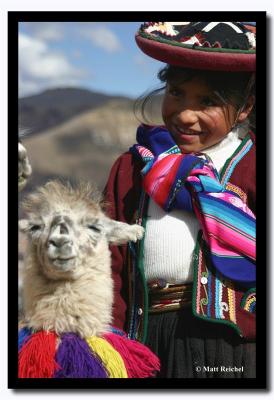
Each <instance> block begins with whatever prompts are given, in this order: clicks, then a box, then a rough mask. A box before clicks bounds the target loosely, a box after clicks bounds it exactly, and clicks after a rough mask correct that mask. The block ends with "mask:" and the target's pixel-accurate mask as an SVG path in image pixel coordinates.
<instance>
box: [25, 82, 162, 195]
mask: <svg viewBox="0 0 274 400" xmlns="http://www.w3.org/2000/svg"><path fill="white" fill-rule="evenodd" d="M62 90H64V93H67V90H66V89H59V90H57V91H51V92H52V93H54V92H56V93H58V96H59V98H63V97H62V96H61V95H60V93H59V92H60V91H62ZM70 93H72V92H70ZM58 96H57V97H58ZM103 96H104V95H103ZM86 97H88V96H87V93H86ZM42 98H43V96H42ZM101 100H102V98H101ZM101 100H100V101H101ZM43 101H44V102H45V100H43ZM159 101H160V100H159V99H157V109H159V107H158V106H159V104H158V103H159ZM39 102H40V103H39ZM42 103H43V102H42ZM42 103H41V98H40V100H39V101H37V110H39V107H38V104H40V105H41V104H42ZM45 103H46V102H45ZM56 103H58V101H57V100H54V101H53V102H52V105H54V104H56ZM69 103H70V107H71V115H70V116H69V118H66V119H65V120H64V121H63V122H61V123H60V122H59V123H58V124H55V126H53V127H50V128H46V127H45V128H44V129H42V130H40V131H37V132H36V133H33V132H32V133H31V134H30V135H29V136H26V137H25V138H23V143H24V145H25V146H26V148H27V150H28V154H29V158H30V161H31V164H32V168H33V175H32V177H31V180H30V181H29V184H28V185H27V187H26V189H25V191H24V192H26V191H29V190H31V189H32V188H33V187H35V186H37V185H40V184H42V183H44V182H45V181H46V180H48V179H50V178H55V177H60V178H65V179H77V178H84V179H88V180H94V181H95V182H96V183H97V185H98V186H99V188H100V189H102V188H103V187H104V185H105V182H106V180H107V176H108V174H109V170H110V168H111V165H112V164H113V162H114V160H115V159H116V158H117V157H118V156H119V154H121V153H122V152H124V151H127V149H128V148H129V147H130V146H131V145H132V143H134V142H135V135H136V128H137V126H138V125H139V123H140V122H139V121H138V120H137V118H136V117H135V115H134V112H133V108H134V101H133V100H131V99H126V98H112V97H108V98H107V99H105V101H104V102H103V104H101V105H98V103H97V105H96V107H93V108H89V109H88V110H85V111H81V112H78V113H77V112H76V109H74V108H73V107H72V103H73V100H72V99H70V101H69ZM41 107H42V106H41ZM47 107H48V105H46V106H45V109H47V112H50V111H49V109H48V108H47ZM77 107H78V104H77ZM57 108H58V107H57ZM155 108H156V106H154V108H152V112H154V120H155V122H161V120H160V119H159V115H156V114H157V113H155ZM45 109H43V107H42V108H41V111H40V112H39V113H40V114H43V113H45V114H46V111H45ZM148 110H150V111H151V107H149V108H148ZM21 111H22V108H21ZM39 113H38V111H37V114H39ZM37 114H35V115H37ZM21 117H22V118H21V119H25V120H28V118H29V116H28V117H26V115H25V114H24V112H22V115H21ZM29 124H30V123H29ZM29 124H28V125H27V127H29ZM45 126H47V124H45ZM24 192H23V194H24Z"/></svg>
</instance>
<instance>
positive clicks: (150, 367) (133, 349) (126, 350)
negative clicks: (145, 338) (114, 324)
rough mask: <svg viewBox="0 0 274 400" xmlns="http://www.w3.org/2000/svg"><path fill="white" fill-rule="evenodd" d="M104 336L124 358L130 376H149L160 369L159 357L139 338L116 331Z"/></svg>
mask: <svg viewBox="0 0 274 400" xmlns="http://www.w3.org/2000/svg"><path fill="white" fill-rule="evenodd" d="M104 338H105V339H106V340H107V341H108V342H109V343H110V344H111V345H112V346H113V347H114V348H115V349H116V350H117V351H118V353H119V354H120V355H121V357H122V358H123V360H124V363H125V366H126V369H127V373H128V377H129V378H148V377H150V376H153V375H154V374H155V372H156V371H159V370H160V362H159V359H158V357H156V356H155V354H153V353H152V351H150V350H149V349H148V348H147V347H146V346H144V345H143V344H141V343H140V342H137V340H131V339H128V338H127V337H125V336H120V335H119V334H118V335H117V334H115V333H106V334H105V335H104Z"/></svg>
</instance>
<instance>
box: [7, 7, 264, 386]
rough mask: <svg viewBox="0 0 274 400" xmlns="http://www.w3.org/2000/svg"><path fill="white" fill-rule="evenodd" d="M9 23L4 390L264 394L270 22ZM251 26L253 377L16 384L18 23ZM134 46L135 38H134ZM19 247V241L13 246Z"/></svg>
mask: <svg viewBox="0 0 274 400" xmlns="http://www.w3.org/2000/svg"><path fill="white" fill-rule="evenodd" d="M7 18H8V219H9V223H8V360H7V365H8V382H7V385H8V388H10V389H82V390H83V389H100V390H108V389H116V390H117V389H123V391H124V389H146V390H157V389H161V390H162V389H168V390H181V389H191V391H193V390H199V389H214V391H216V390H218V391H219V390H222V389H226V390H227V389H233V390H235V389H236V390H242V389H246V390H250V391H251V390H252V391H253V390H254V389H267V386H268V384H269V368H268V365H269V359H267V350H268V349H269V346H268V339H269V338H268V335H267V332H268V328H269V327H268V325H267V312H268V309H267V304H268V295H269V292H268V289H269V287H270V284H269V279H267V276H268V271H267V268H266V266H267V265H268V253H267V250H268V246H267V242H268V239H267V237H268V236H269V235H268V232H267V219H266V218H267V209H268V206H269V204H268V202H267V189H266V188H267V180H268V176H267V170H268V166H267V162H268V159H269V155H268V152H269V141H268V126H269V123H268V119H267V118H268V117H269V114H268V113H267V104H268V103H269V102H268V100H267V95H266V93H267V91H266V82H267V75H268V72H269V71H268V69H267V61H268V60H267V53H268V48H267V47H268V43H267V37H268V36H269V35H268V34H267V32H268V29H269V20H268V17H267V14H266V12H265V11H250V12H248V11H216V12H212V11H210V12H207V11H188V12H183V11H176V12H175V11H172V12H168V11H161V12H157V11H135V12H133V11H130V12H129V11H124V12H121V11H111V12H107V11H71V12H68V11H50V12H49V11H10V12H8V13H7ZM168 20H169V21H171V20H173V21H176V20H177V21H178V20H187V21H189V20H190V21H191V20H195V21H197V20H203V21H212V20H213V21H217V20H218V21H219V20H221V21H231V20H232V21H254V22H256V27H257V71H256V75H257V106H256V107H257V109H256V113H257V124H258V125H259V128H256V131H257V130H258V131H259V133H260V135H259V137H258V140H257V176H259V179H257V194H258V198H257V200H258V207H257V210H258V212H257V214H258V215H257V260H258V265H259V266H260V269H259V268H258V270H259V273H258V274H257V280H258V285H257V291H258V300H257V310H258V313H257V328H258V339H257V373H256V378H250V379H244V378H243V379H215V378H209V379H152V378H149V379H22V378H21V379H20V378H18V351H17V341H18V326H17V325H18V321H17V315H18V304H17V303H18V302H17V296H16V294H17V291H18V289H17V282H18V268H17V265H18V248H17V249H16V248H15V247H14V232H15V231H17V226H18V212H16V211H15V210H18V188H17V183H16V182H17V174H18V171H17V168H14V165H17V161H16V160H15V157H16V148H17V142H16V140H17V139H16V132H18V113H17V110H18V24H19V22H53V21H58V22H70V21H71V22H129V21H133V22H134V21H168ZM132 40H134V38H132ZM17 242H18V240H17Z"/></svg>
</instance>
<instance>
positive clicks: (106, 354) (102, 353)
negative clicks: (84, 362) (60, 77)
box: [87, 336, 128, 378]
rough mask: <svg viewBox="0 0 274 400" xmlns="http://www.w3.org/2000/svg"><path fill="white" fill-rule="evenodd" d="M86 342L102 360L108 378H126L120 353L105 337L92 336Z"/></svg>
mask: <svg viewBox="0 0 274 400" xmlns="http://www.w3.org/2000/svg"><path fill="white" fill-rule="evenodd" d="M87 343H88V345H89V347H90V348H91V350H92V351H93V352H94V353H95V354H98V355H99V357H100V358H101V360H102V361H103V363H104V365H105V368H106V370H107V371H108V376H109V378H128V375H127V370H126V367H125V364H124V361H123V359H122V357H121V355H120V354H119V353H118V351H116V350H115V349H114V348H113V347H112V346H111V345H110V344H109V343H108V342H107V341H106V340H105V339H102V338H100V337H96V336H93V337H90V338H88V339H87Z"/></svg>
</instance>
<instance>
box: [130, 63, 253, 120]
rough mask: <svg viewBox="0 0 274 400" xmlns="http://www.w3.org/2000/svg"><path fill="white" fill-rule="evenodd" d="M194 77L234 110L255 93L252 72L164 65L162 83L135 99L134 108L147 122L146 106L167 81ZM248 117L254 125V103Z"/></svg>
mask: <svg viewBox="0 0 274 400" xmlns="http://www.w3.org/2000/svg"><path fill="white" fill-rule="evenodd" d="M195 77H199V78H202V79H204V80H205V81H206V82H207V84H208V85H209V86H210V87H211V89H212V90H213V91H214V92H216V93H217V94H218V95H219V97H220V98H221V99H222V100H223V102H224V104H232V105H234V107H235V108H236V110H240V109H241V107H243V106H244V105H245V103H246V101H247V98H248V97H249V96H250V95H255V79H254V75H252V73H248V72H231V73H227V72H222V71H205V70H194V69H187V68H181V67H177V66H173V65H166V66H165V67H164V68H162V69H161V70H160V71H159V72H158V79H159V80H160V82H162V83H163V84H164V85H163V86H162V87H160V88H158V89H156V90H153V91H151V92H149V93H148V94H146V95H144V96H141V97H140V98H139V99H137V101H136V107H135V110H137V109H140V112H141V115H142V118H143V119H144V121H146V122H148V118H147V113H146V109H147V106H148V104H149V103H150V102H151V101H152V99H153V98H154V97H155V96H156V95H159V94H160V93H161V92H162V91H163V89H165V87H166V84H167V83H176V84H182V83H184V82H187V81H190V80H192V79H193V78H195ZM249 119H250V124H251V125H254V126H255V105H254V107H253V111H252V113H251V115H250V116H249ZM253 119H254V120H253Z"/></svg>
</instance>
